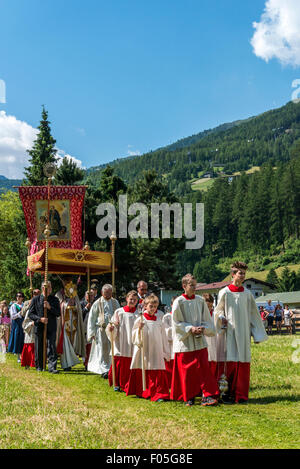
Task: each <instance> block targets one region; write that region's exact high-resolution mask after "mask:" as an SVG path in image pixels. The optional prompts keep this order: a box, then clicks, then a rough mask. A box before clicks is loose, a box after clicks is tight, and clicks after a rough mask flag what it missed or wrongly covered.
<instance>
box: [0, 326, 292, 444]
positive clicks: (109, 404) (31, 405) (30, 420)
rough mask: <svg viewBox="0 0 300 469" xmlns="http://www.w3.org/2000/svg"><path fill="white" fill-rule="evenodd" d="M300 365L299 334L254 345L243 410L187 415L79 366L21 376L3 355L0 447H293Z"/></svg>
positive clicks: (180, 406) (193, 410) (235, 407)
mask: <svg viewBox="0 0 300 469" xmlns="http://www.w3.org/2000/svg"><path fill="white" fill-rule="evenodd" d="M296 341H298V343H297V344H296V343H295V342H296ZM296 345H297V347H298V349H299V353H298V352H297V350H296V348H295V346H296ZM293 357H294V359H293ZM295 357H296V360H295ZM298 359H299V360H300V336H299V335H297V336H295V335H293V336H287V335H282V336H271V337H270V338H269V340H268V341H267V342H265V343H263V344H260V345H253V346H252V365H251V388H250V399H249V403H248V404H246V405H245V404H244V405H233V406H224V405H219V406H217V407H211V408H207V407H201V406H200V405H195V406H194V407H191V408H186V407H184V406H183V404H181V403H179V402H163V403H155V402H149V401H146V400H144V399H138V398H136V397H126V396H125V395H124V394H122V393H115V392H113V391H112V389H111V388H110V387H109V385H108V382H107V380H103V379H102V378H101V377H99V376H97V375H93V374H91V373H85V372H84V371H83V366H82V365H78V366H77V367H76V368H75V369H74V371H71V372H69V373H63V372H61V373H60V374H58V375H51V374H49V373H47V372H42V373H37V372H36V371H35V370H24V369H22V368H21V367H20V365H19V364H17V363H16V358H15V357H14V356H11V355H7V357H6V361H5V363H1V364H0V399H1V407H0V448H1V449H4V448H6V449H7V448H50V449H51V448H96V449H98V448H107V449H118V448H119V449H121V448H122V449H125V448H130V449H132V448H136V449H142V448H151V449H163V448H165V449H192V448H297V447H299V438H300V432H299V422H300V405H299V399H300V374H299V370H300V364H299V363H295V361H298ZM199 403H200V401H199Z"/></svg>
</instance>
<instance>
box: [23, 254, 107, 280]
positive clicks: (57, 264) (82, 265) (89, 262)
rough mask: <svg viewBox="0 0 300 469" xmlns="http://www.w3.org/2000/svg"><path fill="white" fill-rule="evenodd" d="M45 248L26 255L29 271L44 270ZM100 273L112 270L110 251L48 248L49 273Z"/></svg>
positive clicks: (40, 271)
mask: <svg viewBox="0 0 300 469" xmlns="http://www.w3.org/2000/svg"><path fill="white" fill-rule="evenodd" d="M45 251H46V250H45V249H41V250H40V251H38V252H36V253H35V254H32V255H31V256H28V258H27V259H28V268H29V270H30V271H31V272H39V273H42V272H44V271H45ZM88 268H89V271H90V274H93V275H101V274H105V273H108V272H111V270H112V256H111V253H110V252H98V251H87V250H84V249H62V248H49V249H48V272H49V274H70V275H71V274H72V275H77V274H78V275H85V274H86V273H87V269H88Z"/></svg>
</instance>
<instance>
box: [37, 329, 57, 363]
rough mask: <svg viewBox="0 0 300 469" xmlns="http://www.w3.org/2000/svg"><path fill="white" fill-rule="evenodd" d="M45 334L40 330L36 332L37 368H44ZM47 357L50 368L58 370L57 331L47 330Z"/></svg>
mask: <svg viewBox="0 0 300 469" xmlns="http://www.w3.org/2000/svg"><path fill="white" fill-rule="evenodd" d="M43 343H44V334H43V332H39V333H37V334H35V367H36V369H40V370H42V369H43V348H44V345H43ZM47 358H48V370H49V371H53V370H56V366H57V353H56V331H49V330H47Z"/></svg>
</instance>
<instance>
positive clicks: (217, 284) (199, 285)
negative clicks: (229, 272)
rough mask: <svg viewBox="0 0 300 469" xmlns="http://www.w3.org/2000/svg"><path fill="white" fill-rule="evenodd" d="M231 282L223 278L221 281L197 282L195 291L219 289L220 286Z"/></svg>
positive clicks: (225, 285) (222, 286)
mask: <svg viewBox="0 0 300 469" xmlns="http://www.w3.org/2000/svg"><path fill="white" fill-rule="evenodd" d="M230 284H231V282H228V281H226V280H223V281H222V282H213V283H197V285H196V291H200V290H216V289H217V290H221V288H224V287H227V286H228V285H230Z"/></svg>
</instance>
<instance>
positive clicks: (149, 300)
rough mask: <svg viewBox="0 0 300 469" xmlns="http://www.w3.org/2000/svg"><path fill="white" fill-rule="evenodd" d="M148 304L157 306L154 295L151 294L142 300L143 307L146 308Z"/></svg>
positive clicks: (157, 300) (157, 302)
mask: <svg viewBox="0 0 300 469" xmlns="http://www.w3.org/2000/svg"><path fill="white" fill-rule="evenodd" d="M149 303H155V304H157V305H158V304H159V299H158V297H157V296H156V295H154V293H151V294H150V295H148V296H146V298H145V299H144V305H145V306H147V305H148V304H149Z"/></svg>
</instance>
